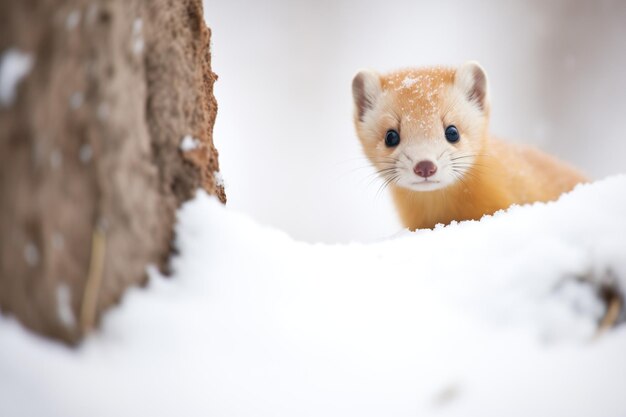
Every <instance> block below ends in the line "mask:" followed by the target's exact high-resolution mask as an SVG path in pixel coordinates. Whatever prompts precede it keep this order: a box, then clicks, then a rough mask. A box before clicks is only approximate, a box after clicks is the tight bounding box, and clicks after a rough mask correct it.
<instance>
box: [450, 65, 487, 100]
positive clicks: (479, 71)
mask: <svg viewBox="0 0 626 417" xmlns="http://www.w3.org/2000/svg"><path fill="white" fill-rule="evenodd" d="M454 83H455V84H456V85H457V86H458V87H459V88H460V89H461V91H463V92H464V93H465V96H466V97H467V99H468V100H469V101H471V102H472V103H475V104H476V105H477V106H478V108H480V110H482V111H485V109H487V107H488V105H489V102H488V97H487V74H486V73H485V70H484V69H483V67H481V66H480V65H479V64H478V62H476V61H468V62H466V63H465V64H463V65H461V66H460V67H459V69H457V71H456V75H455V77H454Z"/></svg>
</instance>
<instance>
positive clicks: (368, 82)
mask: <svg viewBox="0 0 626 417" xmlns="http://www.w3.org/2000/svg"><path fill="white" fill-rule="evenodd" d="M381 92H382V87H381V85H380V76H379V75H378V73H377V72H375V71H370V70H362V71H360V72H359V73H358V74H357V75H355V76H354V79H353V80H352V97H353V99H354V106H355V110H356V115H357V117H358V118H359V121H361V122H362V121H363V116H364V115H365V113H366V112H367V111H368V110H371V109H373V108H374V105H375V104H376V101H377V100H378V97H379V96H380V94H381Z"/></svg>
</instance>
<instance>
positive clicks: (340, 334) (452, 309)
mask: <svg viewBox="0 0 626 417" xmlns="http://www.w3.org/2000/svg"><path fill="white" fill-rule="evenodd" d="M624 190H626V176H617V177H612V178H609V179H606V180H603V181H600V182H597V183H594V184H591V185H584V186H579V187H578V188H576V189H575V190H574V191H573V192H571V193H570V194H567V195H565V196H563V197H562V198H561V199H560V200H559V201H558V202H555V203H550V204H535V205H533V206H525V207H514V208H512V209H510V210H508V211H507V212H501V213H497V214H496V215H494V216H492V217H485V218H483V219H482V220H481V221H480V222H463V223H459V224H453V225H451V226H448V227H441V228H437V229H436V230H433V231H419V232H416V233H409V232H402V233H399V234H398V235H396V236H394V237H391V238H389V239H385V240H382V241H379V242H376V243H370V244H362V243H353V244H345V245H324V244H310V243H303V242H299V241H295V240H293V239H292V238H290V237H289V236H288V235H287V234H285V233H283V232H281V231H277V230H275V229H271V228H269V227H265V226H262V225H259V224H257V223H255V222H254V221H253V220H251V219H250V218H249V217H248V216H247V215H242V214H239V213H237V212H234V211H232V210H230V209H227V208H224V207H222V206H221V205H220V204H218V203H217V202H216V201H215V200H213V199H211V198H209V197H207V196H206V195H204V194H199V195H198V196H197V198H196V199H195V200H194V201H192V202H190V203H188V204H187V205H185V206H184V207H183V209H182V210H181V211H180V213H179V224H178V234H177V246H178V248H179V250H180V255H179V256H177V257H176V258H175V259H174V260H173V270H174V274H173V276H172V277H171V278H163V277H161V276H159V274H158V273H156V272H152V273H151V280H150V283H149V286H148V288H147V289H135V290H132V291H131V292H129V293H128V294H127V296H126V297H125V298H124V300H123V303H122V305H121V306H120V307H119V308H116V309H113V310H112V311H110V312H109V313H108V314H107V315H106V316H105V319H104V323H103V326H102V329H101V331H99V332H97V333H94V334H93V335H92V336H91V337H89V338H88V339H87V340H86V341H85V342H84V343H83V344H82V345H81V346H80V348H79V349H77V350H72V349H68V348H66V347H64V346H61V345H58V344H56V343H54V342H51V341H47V340H42V339H41V338H39V337H37V336H34V335H32V334H30V333H28V332H26V331H25V330H23V329H22V328H21V327H20V325H19V324H17V323H16V322H15V321H14V320H13V319H10V318H6V317H3V318H1V319H0V416H64V417H67V416H173V415H180V416H481V417H482V416H498V417H501V416H570V417H571V416H585V417H588V416H626V395H624V393H625V392H626V326H618V327H617V328H614V329H612V330H610V331H609V332H607V333H604V334H602V335H599V336H598V335H596V324H597V322H598V320H599V319H600V318H601V317H602V315H603V314H604V305H603V304H602V303H601V302H600V301H599V299H598V297H597V294H596V289H597V287H598V286H599V285H600V284H601V283H606V284H609V285H619V286H621V287H622V288H624V286H625V285H626V220H625V218H624V213H626V192H625V191H624Z"/></svg>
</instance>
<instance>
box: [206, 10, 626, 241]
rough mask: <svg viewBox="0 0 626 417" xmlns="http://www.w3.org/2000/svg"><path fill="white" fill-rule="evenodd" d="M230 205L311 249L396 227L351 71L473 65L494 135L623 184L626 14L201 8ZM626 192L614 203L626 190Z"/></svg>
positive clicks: (373, 236) (380, 235)
mask: <svg viewBox="0 0 626 417" xmlns="http://www.w3.org/2000/svg"><path fill="white" fill-rule="evenodd" d="M205 17H206V21H207V24H208V25H209V27H211V29H212V31H213V40H212V43H213V49H212V53H213V70H214V71H215V72H216V73H217V74H218V75H219V80H218V82H217V84H216V86H215V95H216V97H217V100H218V106H219V110H218V116H217V122H216V126H215V133H214V138H215V143H216V146H217V148H218V150H219V151H220V163H221V167H222V173H223V176H224V179H225V182H226V192H227V195H228V205H229V206H230V207H231V208H232V209H235V210H239V211H243V212H246V213H248V214H250V215H251V216H252V217H253V218H255V219H256V220H258V221H259V222H261V223H264V224H268V225H272V226H275V227H278V228H280V229H282V230H284V231H286V232H287V233H289V234H290V235H291V236H293V237H295V238H297V239H301V240H306V241H311V242H317V241H320V242H349V241H372V240H376V239H379V238H383V237H386V236H389V235H391V234H394V233H395V232H397V231H398V230H400V228H401V226H400V225H399V223H398V222H397V220H396V215H395V211H394V209H393V207H392V205H391V202H390V200H389V197H388V195H387V193H386V192H383V193H378V195H377V191H378V189H379V185H380V182H379V181H377V180H373V181H372V179H373V176H372V170H371V169H369V168H368V167H369V164H368V162H367V161H366V160H365V159H364V157H363V155H362V153H361V149H360V146H359V143H358V140H357V138H356V135H355V133H354V129H353V125H352V99H351V81H352V76H353V75H354V74H355V73H356V71H357V70H358V69H360V68H364V67H366V68H373V69H377V70H379V71H387V70H392V69H396V68H399V67H406V66H425V65H435V64H445V65H458V64H461V63H462V62H464V61H465V60H468V59H475V60H478V61H479V62H481V64H482V65H483V66H484V67H485V69H486V70H487V73H488V75H489V80H490V87H491V100H492V108H493V110H492V122H491V127H492V132H494V133H495V134H497V135H499V136H502V137H505V138H507V139H509V140H516V141H524V142H527V143H533V144H536V145H537V146H539V147H541V148H542V149H544V150H546V151H548V152H550V153H552V154H555V155H556V156H558V157H560V158H563V159H565V160H568V161H570V162H572V163H573V164H575V165H577V166H578V167H580V168H581V169H583V170H584V171H585V172H587V173H588V174H589V175H590V176H591V177H592V178H601V177H604V176H607V175H609V174H614V173H619V172H626V169H625V168H624V167H625V164H624V155H626V133H625V132H624V131H623V127H622V126H621V123H622V122H623V121H624V120H625V115H626V72H625V71H624V68H626V2H625V1H623V0H603V1H594V2H589V1H581V0H574V1H565V0H555V1H550V2H542V1H538V0H532V1H521V0H519V1H508V2H500V1H496V0H483V1H437V2H435V1H431V2H424V1H411V0H394V1H392V0H386V1H380V2H372V1H356V0H347V1H330V0H318V1H309V2H295V1H288V0H267V1H262V2H261V1H258V2H252V1H243V0H221V1H218V0H205ZM625 192H626V190H625Z"/></svg>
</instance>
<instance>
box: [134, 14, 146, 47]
mask: <svg viewBox="0 0 626 417" xmlns="http://www.w3.org/2000/svg"><path fill="white" fill-rule="evenodd" d="M142 29H143V20H142V19H141V18H136V19H135V20H134V21H133V31H132V50H133V53H134V54H135V55H140V54H141V53H142V52H143V49H144V46H145V45H144V40H143V36H142V35H141V31H142Z"/></svg>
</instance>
